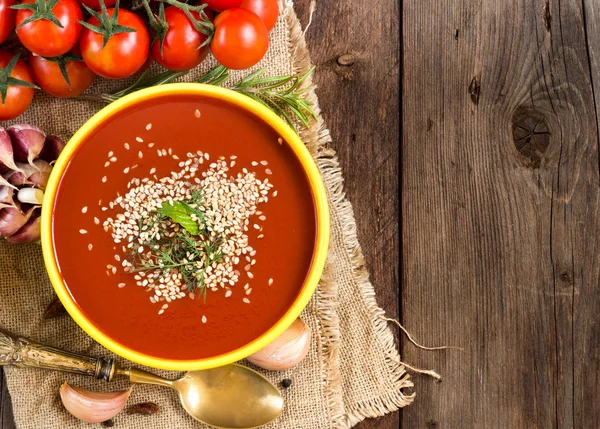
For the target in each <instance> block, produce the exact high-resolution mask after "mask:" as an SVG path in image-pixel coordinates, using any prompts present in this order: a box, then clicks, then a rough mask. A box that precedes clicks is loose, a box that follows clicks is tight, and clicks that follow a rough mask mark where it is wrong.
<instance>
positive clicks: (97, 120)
mask: <svg viewBox="0 0 600 429" xmlns="http://www.w3.org/2000/svg"><path fill="white" fill-rule="evenodd" d="M169 95H173V96H180V95H186V96H190V95H191V96H194V95H198V96H202V97H209V98H215V99H219V100H224V101H227V102H229V103H232V104H235V105H237V106H239V107H240V108H242V109H244V110H246V111H248V112H251V113H252V114H254V115H255V116H257V117H259V118H260V119H262V120H263V121H265V122H266V123H267V124H268V125H269V126H271V127H272V128H273V129H274V130H275V131H276V132H277V133H279V135H281V136H282V138H283V139H284V140H285V141H286V142H287V143H288V144H289V145H290V147H291V148H292V150H293V151H294V153H295V154H296V156H297V158H298V159H299V160H300V163H301V164H302V166H303V168H304V170H305V172H306V174H307V177H308V179H309V182H310V186H311V188H312V192H313V196H314V200H315V201H314V203H315V209H316V218H317V239H316V244H315V251H314V256H313V260H312V264H311V268H310V271H309V273H308V275H307V277H306V280H305V283H304V285H303V286H302V289H301V291H300V293H299V295H298V297H297V299H296V300H295V302H294V303H293V304H292V306H291V307H290V308H289V309H288V310H287V312H286V313H285V315H284V316H283V317H282V318H281V319H280V320H279V321H278V322H277V323H276V324H275V325H274V326H272V327H271V328H270V329H269V330H268V331H267V332H265V333H264V334H263V335H262V336H260V337H258V338H256V339H255V340H254V341H252V342H251V343H249V344H247V345H245V346H243V347H241V348H238V349H237V350H233V351H231V352H228V353H225V354H222V355H219V356H215V357H210V358H204V359H198V360H170V359H162V358H157V357H153V356H148V355H145V354H142V353H139V352H137V351H135V350H132V349H130V348H128V347H126V346H124V345H122V344H120V343H118V342H116V341H115V340H113V339H112V338H110V337H109V336H107V335H106V334H105V333H103V332H102V331H101V330H100V329H99V328H98V327H97V326H96V325H94V324H93V323H92V322H91V321H90V320H88V318H87V317H86V316H85V315H84V313H83V312H82V311H81V310H80V309H79V307H78V306H77V305H76V304H75V302H74V301H73V299H72V297H71V295H70V294H69V291H68V290H67V288H66V286H65V283H64V281H63V279H62V277H61V275H60V273H59V270H58V267H57V263H56V258H55V255H54V248H53V241H52V207H53V206H54V199H55V198H56V193H57V189H58V185H59V182H60V178H61V176H62V174H63V173H64V171H65V168H66V167H67V164H68V163H69V161H70V160H71V158H72V156H73V154H74V153H75V152H76V150H77V148H78V147H79V145H81V144H82V143H83V142H84V141H85V140H86V138H87V137H88V136H89V135H90V134H91V133H93V132H94V130H95V129H96V128H98V127H99V126H100V125H102V124H103V123H104V122H105V121H108V120H110V118H111V117H113V115H118V114H119V112H121V111H123V110H124V109H126V108H128V107H130V106H132V105H136V104H138V103H141V102H144V101H147V100H151V99H153V98H157V97H164V96H169ZM41 219H42V220H41V240H42V250H43V253H44V263H45V265H46V269H47V271H48V275H49V277H50V280H51V282H52V285H53V286H54V290H55V291H56V294H57V295H58V297H59V298H60V300H61V302H62V303H63V305H64V306H65V308H66V310H67V311H68V312H69V314H70V315H71V317H72V318H73V319H74V320H75V322H77V324H78V325H79V326H80V327H81V328H82V329H83V330H84V331H85V332H87V333H88V334H89V335H90V336H91V337H92V338H93V339H94V340H96V341H97V342H98V343H100V344H102V345H103V346H104V347H106V348H107V349H109V350H111V351H113V352H114V353H116V354H117V355H119V356H122V357H124V358H126V359H128V360H130V361H133V362H136V363H138V364H141V365H147V366H150V367H155V368H161V369H168V370H177V371H184V370H202V369H208V368H214V367H218V366H222V365H227V364H229V363H232V362H235V361H238V360H241V359H243V358H245V357H247V356H249V355H251V354H253V353H255V352H257V351H258V350H260V349H262V348H263V347H265V346H266V345H267V344H269V343H270V342H272V341H273V340H274V339H276V338H277V337H278V336H279V335H281V334H282V333H283V331H285V330H286V329H287V328H288V327H289V326H290V325H291V324H292V322H293V321H294V320H295V319H296V318H297V317H298V316H299V315H300V313H301V312H302V310H303V309H304V307H306V305H307V304H308V301H309V300H310V298H311V296H312V294H313V293H314V291H315V288H316V286H317V283H318V281H319V279H320V277H321V274H322V272H323V266H324V265H325V258H326V254H327V247H328V244H329V208H328V205H327V198H326V195H325V188H324V186H323V182H322V180H321V177H320V175H319V170H318V169H317V166H316V164H315V162H314V161H313V159H312V157H311V155H310V154H309V152H308V150H307V149H306V147H305V146H304V144H303V143H302V141H301V140H300V139H299V138H298V135H297V134H296V133H295V132H294V131H293V130H292V129H291V128H290V127H289V126H288V125H287V124H286V123H285V122H284V121H283V120H282V119H281V118H279V117H278V116H277V115H276V114H275V113H273V112H272V111H271V110H269V109H268V108H266V107H264V106H263V105H261V104H260V103H257V102H256V101H254V100H252V99H250V98H249V97H246V96H245V95H241V94H238V93H236V92H234V91H231V90H228V89H224V88H220V87H217V86H211V85H202V84H193V83H176V84H169V85H163V86H158V87H153V88H148V89H144V90H141V91H138V92H135V93H133V94H130V95H128V96H126V97H123V98H122V99H120V100H118V101H116V102H113V103H111V104H110V105H108V106H107V107H105V108H104V109H102V110H101V111H99V112H98V113H96V114H95V115H94V116H93V117H92V118H91V119H90V120H88V121H87V122H86V123H85V124H84V125H83V126H82V127H81V128H80V129H79V131H77V132H76V133H75V135H74V136H73V137H72V138H71V140H69V142H68V144H67V146H66V148H65V149H64V150H63V152H62V154H61V155H60V157H59V159H58V161H57V162H56V165H55V166H54V168H53V170H52V174H51V176H50V180H49V181H48V186H47V189H46V194H45V199H44V205H43V209H42V217H41Z"/></svg>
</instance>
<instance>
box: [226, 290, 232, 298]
mask: <svg viewBox="0 0 600 429" xmlns="http://www.w3.org/2000/svg"><path fill="white" fill-rule="evenodd" d="M231 294H232V292H231V291H230V290H228V291H227V292H225V298H229V297H230V296H231Z"/></svg>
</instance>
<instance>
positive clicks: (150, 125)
mask: <svg viewBox="0 0 600 429" xmlns="http://www.w3.org/2000/svg"><path fill="white" fill-rule="evenodd" d="M151 129H152V123H149V124H148V125H146V131H150V130H151Z"/></svg>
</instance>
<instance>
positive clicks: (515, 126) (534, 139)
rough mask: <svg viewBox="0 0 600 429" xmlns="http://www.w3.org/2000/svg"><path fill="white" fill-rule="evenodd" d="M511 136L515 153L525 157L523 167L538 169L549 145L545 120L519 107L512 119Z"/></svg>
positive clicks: (538, 114)
mask: <svg viewBox="0 0 600 429" xmlns="http://www.w3.org/2000/svg"><path fill="white" fill-rule="evenodd" d="M512 134H513V135H512V139H513V142H514V144H515V147H516V149H517V151H518V152H519V153H520V154H521V155H523V156H524V157H525V162H524V164H525V166H526V167H529V168H534V169H537V168H540V165H541V161H542V159H543V157H544V153H545V152H546V150H547V149H548V146H549V145H550V131H549V128H548V124H547V122H546V119H545V118H544V117H543V116H542V115H541V114H540V113H539V112H537V111H535V110H533V109H530V108H523V107H520V108H518V109H517V110H516V112H515V114H514V115H513V117H512Z"/></svg>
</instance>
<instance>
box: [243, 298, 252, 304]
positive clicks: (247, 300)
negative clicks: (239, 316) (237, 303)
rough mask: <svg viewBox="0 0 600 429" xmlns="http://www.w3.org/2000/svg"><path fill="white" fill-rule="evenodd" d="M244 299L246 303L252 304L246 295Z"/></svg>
mask: <svg viewBox="0 0 600 429" xmlns="http://www.w3.org/2000/svg"><path fill="white" fill-rule="evenodd" d="M242 301H243V302H244V303H246V304H250V300H249V299H248V298H246V297H244V299H242Z"/></svg>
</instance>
